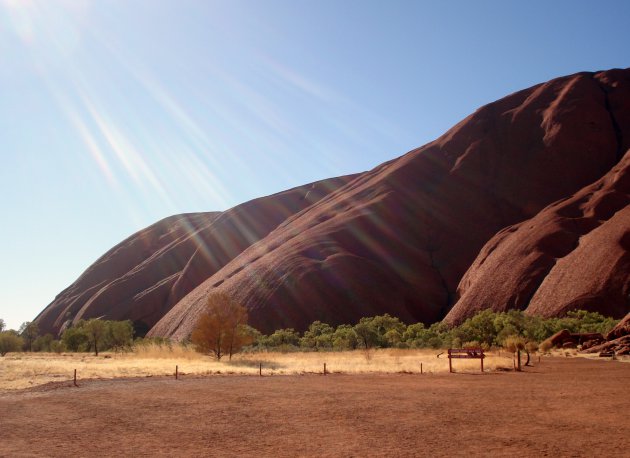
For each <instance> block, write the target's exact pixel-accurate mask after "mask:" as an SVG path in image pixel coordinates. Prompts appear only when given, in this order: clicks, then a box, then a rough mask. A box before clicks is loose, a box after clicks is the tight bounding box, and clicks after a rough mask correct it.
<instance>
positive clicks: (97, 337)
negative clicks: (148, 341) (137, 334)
mask: <svg viewBox="0 0 630 458" xmlns="http://www.w3.org/2000/svg"><path fill="white" fill-rule="evenodd" d="M132 345H133V324H132V322H131V321H129V320H127V321H108V320H101V319H97V318H92V319H90V320H87V321H85V320H80V321H79V322H78V323H76V324H75V325H74V326H72V327H69V328H67V329H66V330H65V331H64V332H63V334H62V335H61V342H58V343H54V342H51V345H50V348H49V350H48V351H54V352H58V353H59V352H62V351H64V349H65V350H68V351H74V352H79V351H93V352H94V355H95V356H98V352H99V351H106V350H114V351H122V350H127V349H130V348H131V347H132Z"/></svg>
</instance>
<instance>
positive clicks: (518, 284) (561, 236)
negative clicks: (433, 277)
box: [446, 151, 630, 324]
mask: <svg viewBox="0 0 630 458" xmlns="http://www.w3.org/2000/svg"><path fill="white" fill-rule="evenodd" d="M629 273H630V151H629V152H628V153H626V155H625V156H624V158H623V159H622V161H621V162H620V163H619V164H617V165H616V166H615V167H613V169H612V170H611V171H610V172H608V173H607V174H606V175H605V176H604V177H603V178H601V179H600V180H598V181H596V182H595V183H593V184H592V185H590V186H587V187H585V188H583V189H582V190H580V191H579V192H578V193H576V194H575V195H573V196H572V197H570V198H568V199H565V200H562V201H559V202H556V203H554V204H552V205H550V206H549V207H547V208H545V209H544V210H543V211H541V212H540V213H539V214H537V215H536V216H535V217H533V218H531V219H529V220H526V221H523V222H522V223H519V224H516V225H513V226H510V227H507V228H506V229H504V230H502V231H501V232H499V233H498V234H497V235H496V236H494V237H493V238H492V239H491V240H490V241H489V242H488V243H487V244H486V245H485V246H484V248H483V249H482V250H481V253H480V254H479V256H478V257H477V259H476V260H475V262H474V263H473V265H472V266H471V268H470V269H469V270H468V272H466V274H465V275H464V277H463V278H462V281H461V282H460V285H459V290H458V292H459V294H460V295H461V298H460V300H459V301H458V302H457V304H456V305H455V307H453V309H452V310H451V311H450V312H449V314H448V315H447V316H446V321H447V322H448V323H451V324H457V323H460V322H461V321H463V320H464V319H466V318H468V317H470V316H472V315H473V314H474V313H476V312H478V311H480V310H483V309H488V308H489V309H492V310H495V311H497V312H498V311H505V310H508V309H520V310H526V311H527V312H528V313H530V314H533V315H541V316H545V317H551V316H560V315H564V314H566V312H568V311H570V310H575V309H585V310H592V311H597V312H600V313H603V314H604V315H607V316H613V317H622V316H624V315H625V314H626V313H627V312H628V310H630V275H629Z"/></svg>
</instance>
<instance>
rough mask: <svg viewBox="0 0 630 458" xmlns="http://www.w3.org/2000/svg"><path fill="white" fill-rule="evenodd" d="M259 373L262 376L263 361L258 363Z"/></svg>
mask: <svg viewBox="0 0 630 458" xmlns="http://www.w3.org/2000/svg"><path fill="white" fill-rule="evenodd" d="M258 375H259V376H260V377H262V363H258Z"/></svg>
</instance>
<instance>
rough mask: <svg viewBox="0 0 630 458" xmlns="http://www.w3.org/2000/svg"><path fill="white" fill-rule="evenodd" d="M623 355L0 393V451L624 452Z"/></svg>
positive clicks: (628, 379)
mask: <svg viewBox="0 0 630 458" xmlns="http://www.w3.org/2000/svg"><path fill="white" fill-rule="evenodd" d="M629 386H630V364H623V363H618V362H612V361H596V360H587V359H582V358H546V359H543V361H542V363H540V364H537V365H536V366H535V367H532V368H527V369H526V371H525V372H523V373H514V372H495V373H486V374H439V375H438V374H433V375H426V374H425V375H407V374H395V375H379V374H374V375H338V374H332V375H328V376H323V375H302V376H296V375H291V376H287V375H285V376H272V377H254V376H238V375H234V376H210V377H192V376H187V377H184V378H183V379H182V380H179V381H175V380H174V379H172V378H168V379H167V378H143V379H128V380H106V381H105V380H104V381H88V382H82V383H81V384H80V387H79V388H73V387H71V386H69V385H68V384H67V383H57V384H50V385H46V386H43V387H39V388H36V389H32V390H28V391H19V392H4V393H2V394H0V412H1V415H0V439H1V440H0V455H1V456H29V455H37V456H41V455H47V456H71V455H74V456H104V455H109V456H111V455H123V456H155V455H170V456H240V455H248V456H253V455H256V456H465V455H468V456H480V455H483V456H489V455H491V456H554V457H555V456H616V457H624V456H630V434H628V431H629V430H630V417H629V416H628V412H629V411H630V409H629V408H630V395H629V394H628V393H629V392H628V387H629Z"/></svg>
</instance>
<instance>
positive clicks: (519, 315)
mask: <svg viewBox="0 0 630 458" xmlns="http://www.w3.org/2000/svg"><path fill="white" fill-rule="evenodd" d="M246 322H247V310H246V309H245V308H244V307H242V306H241V305H239V304H238V303H236V302H234V301H233V300H232V299H231V298H230V297H229V296H227V295H225V294H223V293H220V294H213V295H212V296H210V297H209V298H208V305H207V308H206V311H205V312H204V314H203V315H202V316H201V317H200V319H199V322H198V323H197V326H196V327H195V330H194V332H193V334H192V336H191V339H192V343H193V344H194V345H195V347H196V348H197V350H198V351H200V352H202V353H210V354H212V355H213V356H215V357H216V358H217V359H218V360H220V359H221V358H222V357H223V356H224V355H225V354H227V355H229V357H230V359H231V357H232V355H233V354H235V353H237V352H239V351H241V350H243V349H244V350H246V351H248V352H252V351H254V352H255V351H280V352H290V351H311V352H324V351H346V350H355V349H363V350H365V351H366V352H367V351H371V350H372V349H376V348H397V349H422V348H435V349H437V348H446V347H452V348H458V347H466V346H481V347H483V348H490V347H499V346H500V347H504V348H506V349H508V351H514V352H517V353H518V352H520V351H525V352H526V353H527V358H528V361H529V354H530V353H532V352H534V351H536V350H537V349H540V350H541V351H546V350H548V348H547V346H546V345H544V344H543V345H539V344H541V343H542V342H543V341H544V340H545V339H547V338H548V337H550V336H552V335H553V334H555V333H556V332H558V331H560V330H562V329H568V330H569V331H570V332H572V333H591V332H600V333H602V334H605V333H607V332H608V331H609V330H610V329H612V328H613V327H614V326H615V324H616V323H617V320H614V319H612V318H607V317H604V316H602V315H601V314H599V313H595V312H587V311H584V310H578V311H574V312H569V313H568V314H567V316H566V317H562V318H541V317H535V316H529V315H526V314H524V313H523V312H522V311H518V310H510V311H508V312H500V313H496V312H492V311H490V310H484V311H482V312H480V313H478V314H477V315H475V316H473V317H471V318H469V319H468V320H466V321H464V322H463V323H462V324H461V325H459V326H456V327H453V328H451V327H449V326H448V325H446V324H444V323H441V322H438V323H434V324H432V325H430V326H426V325H425V324H423V323H413V324H409V325H407V324H405V323H403V322H402V321H400V319H398V318H396V317H393V316H391V315H388V314H384V315H379V316H374V317H364V318H361V319H360V320H359V322H358V323H355V324H342V325H339V326H337V327H333V326H331V325H329V324H327V323H323V322H321V321H315V322H313V323H311V325H310V326H309V327H308V329H307V330H306V331H304V333H299V332H298V331H296V330H295V329H291V328H287V329H278V330H276V331H274V332H273V333H271V334H269V335H263V334H261V333H260V332H259V331H258V330H256V329H254V328H252V327H251V326H248V325H246V324H245V323H246ZM0 328H4V321H2V320H0ZM133 334H134V328H133V324H132V322H131V321H107V320H101V319H91V320H87V321H84V320H81V321H79V322H78V323H76V324H74V325H73V326H71V327H68V328H67V329H65V331H64V332H63V334H62V336H61V339H60V340H55V338H54V336H52V335H51V334H46V335H39V331H38V329H37V325H36V324H34V323H29V322H26V323H24V324H22V326H21V327H20V330H19V331H18V332H16V331H11V330H9V331H0V338H1V339H0V351H1V352H3V353H2V354H5V353H7V352H14V351H20V350H23V351H33V352H56V353H62V352H64V351H71V352H88V351H92V352H94V354H95V355H98V353H99V352H101V351H107V350H114V351H116V352H119V351H127V350H131V349H132V347H133V346H134V342H133ZM515 342H520V343H515ZM139 344H142V345H145V346H146V345H148V344H151V345H157V346H165V347H169V348H170V346H171V342H170V341H169V339H165V338H159V337H158V338H151V339H140V340H138V341H136V342H135V345H136V347H137V346H138V345H139ZM515 345H516V346H515ZM513 347H514V350H511V349H512V348H513ZM526 364H527V363H526Z"/></svg>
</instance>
